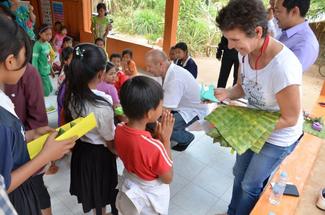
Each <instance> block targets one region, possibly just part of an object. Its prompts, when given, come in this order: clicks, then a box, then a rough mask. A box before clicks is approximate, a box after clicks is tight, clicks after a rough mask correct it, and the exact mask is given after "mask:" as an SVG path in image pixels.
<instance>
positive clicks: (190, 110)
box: [162, 63, 207, 123]
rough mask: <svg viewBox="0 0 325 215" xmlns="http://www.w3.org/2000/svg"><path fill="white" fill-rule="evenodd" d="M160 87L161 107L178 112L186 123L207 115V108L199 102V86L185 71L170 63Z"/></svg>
mask: <svg viewBox="0 0 325 215" xmlns="http://www.w3.org/2000/svg"><path fill="white" fill-rule="evenodd" d="M162 86H163V90H164V104H163V106H164V107H165V108H169V109H172V110H174V111H178V112H179V113H180V114H181V116H182V117H183V119H184V121H185V122H186V123H189V122H190V121H191V120H192V119H193V118H194V117H196V116H198V117H199V118H203V117H204V116H205V115H206V114H207V106H206V105H205V104H202V103H201V100H200V86H199V84H198V83H197V82H196V80H195V79H194V77H193V76H192V74H191V73H189V72H188V71H187V70H186V69H184V68H182V67H180V66H177V65H175V64H173V63H171V64H170V66H169V68H168V70H167V73H166V76H165V79H164V81H163V85H162Z"/></svg>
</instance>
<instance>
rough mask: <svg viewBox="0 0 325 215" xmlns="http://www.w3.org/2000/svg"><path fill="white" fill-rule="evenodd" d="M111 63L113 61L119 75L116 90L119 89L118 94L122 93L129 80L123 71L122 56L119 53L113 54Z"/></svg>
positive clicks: (117, 75)
mask: <svg viewBox="0 0 325 215" xmlns="http://www.w3.org/2000/svg"><path fill="white" fill-rule="evenodd" d="M109 61H111V62H112V63H113V64H114V65H115V66H116V68H117V74H116V79H115V83H114V85H115V88H116V89H117V92H118V93H120V90H121V87H122V85H123V84H124V82H125V81H126V80H128V79H129V77H128V76H127V75H125V73H124V72H123V71H122V66H121V61H122V56H121V55H120V54H118V53H113V54H112V55H111V56H110V58H109Z"/></svg>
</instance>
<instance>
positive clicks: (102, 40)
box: [95, 37, 105, 45]
mask: <svg viewBox="0 0 325 215" xmlns="http://www.w3.org/2000/svg"><path fill="white" fill-rule="evenodd" d="M99 41H101V42H103V43H104V45H105V40H104V39H103V38H100V37H98V38H96V40H95V44H97V42H99Z"/></svg>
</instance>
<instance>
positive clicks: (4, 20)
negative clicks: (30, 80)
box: [0, 12, 32, 69]
mask: <svg viewBox="0 0 325 215" xmlns="http://www.w3.org/2000/svg"><path fill="white" fill-rule="evenodd" d="M0 32H1V34H0V50H1V51H0V63H3V62H4V61H5V60H6V59H7V57H8V56H9V55H11V54H12V55H14V56H15V57H17V56H18V54H19V52H20V51H21V49H22V48H25V49H26V54H25V61H24V63H23V64H22V66H21V67H20V68H19V69H21V68H23V67H24V66H25V65H26V64H27V63H28V62H29V60H30V58H31V54H32V49H31V41H30V39H29V37H28V35H27V34H26V32H25V31H24V30H23V29H22V28H20V27H19V26H18V24H17V23H16V22H15V21H14V20H11V19H10V18H8V16H6V15H5V14H4V13H2V12H1V13H0Z"/></svg>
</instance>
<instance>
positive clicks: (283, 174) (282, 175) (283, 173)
mask: <svg viewBox="0 0 325 215" xmlns="http://www.w3.org/2000/svg"><path fill="white" fill-rule="evenodd" d="M280 176H281V177H288V174H287V172H281V174H280Z"/></svg>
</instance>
